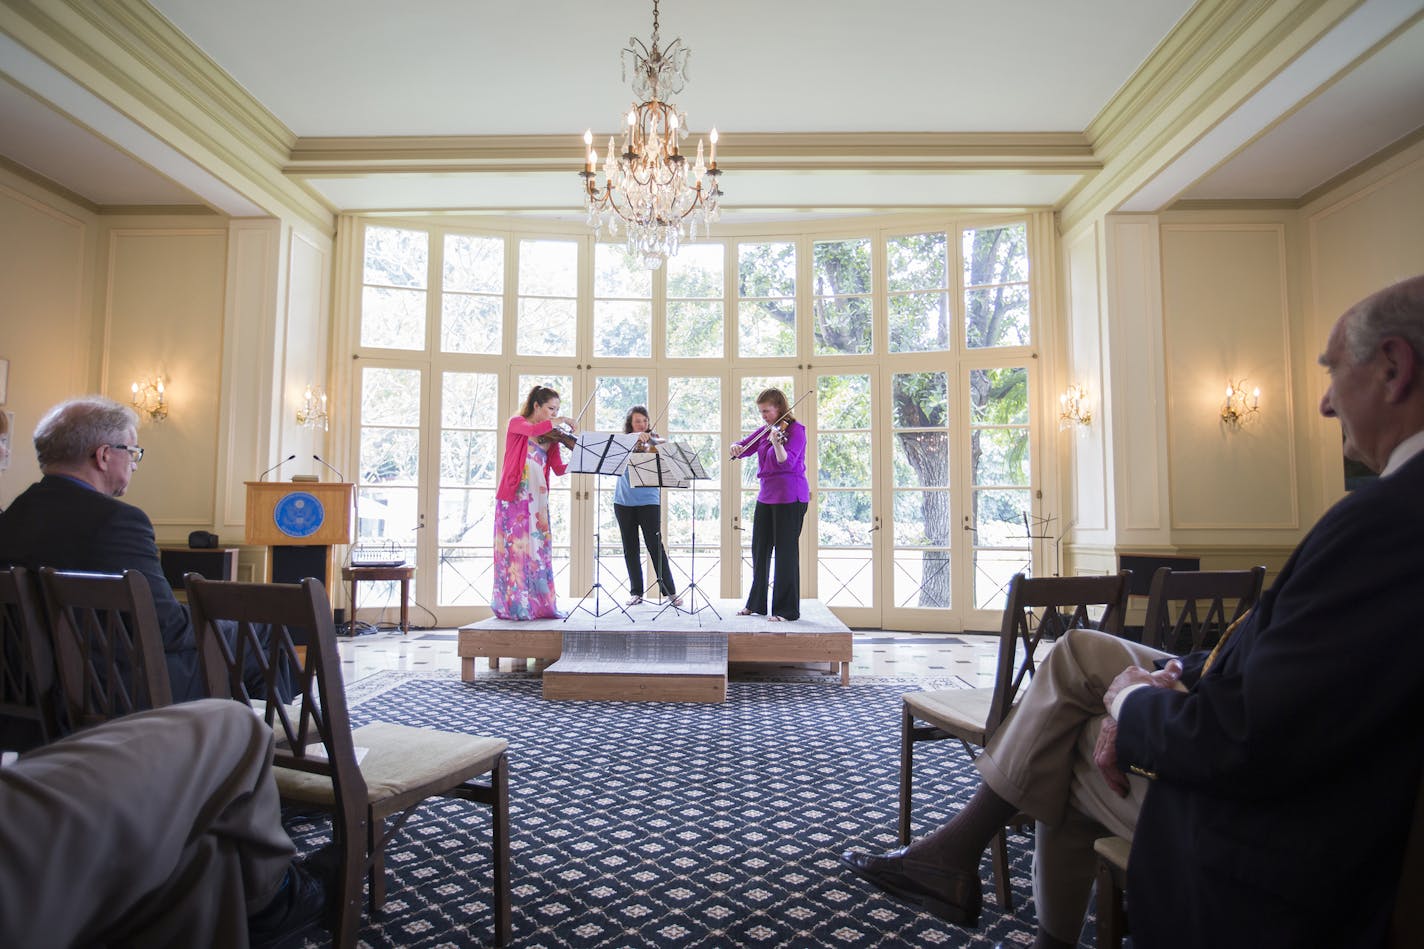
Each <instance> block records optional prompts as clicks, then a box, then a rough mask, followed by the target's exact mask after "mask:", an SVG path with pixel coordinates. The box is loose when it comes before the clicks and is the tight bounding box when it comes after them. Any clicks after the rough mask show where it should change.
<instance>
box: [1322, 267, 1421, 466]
mask: <svg viewBox="0 0 1424 949" xmlns="http://www.w3.org/2000/svg"><path fill="white" fill-rule="evenodd" d="M1320 364H1321V365H1322V366H1324V367H1325V368H1326V369H1328V370H1329V371H1330V387H1329V388H1328V389H1326V390H1325V396H1324V398H1322V399H1321V400H1320V413H1321V414H1322V415H1324V416H1326V417H1327V418H1335V419H1339V420H1340V429H1341V432H1342V434H1343V435H1344V439H1345V455H1346V457H1349V458H1353V459H1355V460H1356V461H1360V462H1363V463H1364V464H1365V465H1366V466H1368V467H1369V468H1370V470H1372V471H1383V470H1384V469H1385V467H1386V466H1387V465H1388V463H1389V460H1390V456H1391V455H1392V454H1393V453H1394V450H1395V448H1397V447H1398V446H1399V444H1400V442H1402V441H1404V440H1405V439H1406V438H1409V437H1410V436H1411V435H1414V434H1415V433H1417V432H1420V431H1424V275H1421V276H1418V277H1411V278H1409V279H1408V280H1401V281H1400V282H1399V283H1396V284H1393V285H1392V286H1389V287H1386V288H1385V289H1383V290H1381V291H1380V292H1378V293H1375V294H1372V295H1371V296H1369V297H1366V298H1365V299H1364V300H1361V301H1360V302H1359V303H1357V304H1355V305H1354V306H1352V307H1350V309H1348V310H1346V311H1345V313H1344V315H1343V316H1341V317H1340V319H1338V320H1336V321H1335V326H1334V328H1333V329H1331V331H1330V340H1329V342H1328V343H1327V344H1326V347H1325V352H1324V353H1323V354H1322V355H1321V357H1320Z"/></svg>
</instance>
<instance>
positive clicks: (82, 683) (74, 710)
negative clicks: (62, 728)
mask: <svg viewBox="0 0 1424 949" xmlns="http://www.w3.org/2000/svg"><path fill="white" fill-rule="evenodd" d="M40 585H41V586H42V587H43V589H44V598H45V606H46V608H47V612H48V613H49V622H50V635H51V637H52V645H53V647H54V657H55V660H56V665H57V666H58V669H59V689H60V694H61V695H62V696H63V697H64V710H65V714H66V716H67V717H68V722H69V726H70V727H71V728H75V729H79V728H87V727H89V726H90V725H98V724H101V723H103V722H107V721H109V720H110V719H114V718H118V717H119V716H121V715H128V714H129V713H131V712H138V711H142V710H144V709H150V708H159V707H161V706H164V705H171V704H172V703H173V690H172V686H171V685H170V684H169V681H168V664H167V663H166V662H165V661H164V656H163V637H162V634H161V633H160V632H159V627H158V613H157V612H156V611H155V610H154V607H153V591H152V590H151V589H149V586H148V581H147V580H146V579H144V576H143V574H142V573H140V572H139V571H137V570H125V571H124V573H123V575H122V576H113V575H110V574H100V573H71V572H68V571H61V570H55V569H54V568H53V567H41V568H40Z"/></svg>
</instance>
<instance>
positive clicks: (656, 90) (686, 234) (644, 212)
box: [582, 0, 722, 270]
mask: <svg viewBox="0 0 1424 949" xmlns="http://www.w3.org/2000/svg"><path fill="white" fill-rule="evenodd" d="M628 43H629V45H628V46H627V47H625V48H624V50H623V64H624V76H625V78H628V79H629V80H630V82H629V84H630V85H631V86H632V88H633V93H634V97H635V98H634V105H633V107H632V108H631V109H629V110H628V112H627V113H625V114H624V121H623V150H622V153H621V154H619V153H616V152H615V150H614V144H615V143H614V138H613V137H610V138H609V140H608V157H607V159H606V160H605V162H604V165H603V181H602V183H601V186H600V182H599V180H598V158H597V155H596V153H595V152H594V151H593V148H592V138H593V130H592V128H590V129H589V130H588V131H587V132H585V133H584V143H585V146H586V149H585V151H586V155H585V165H584V170H583V172H582V175H583V177H584V178H585V186H584V207H585V210H586V211H587V212H588V222H589V226H590V227H592V228H593V229H594V231H595V233H596V234H599V235H602V234H603V232H604V229H605V228H607V231H608V234H609V235H614V234H617V232H618V226H619V222H622V224H623V228H624V230H625V231H626V233H627V245H628V253H629V254H630V255H631V256H633V257H636V258H638V259H640V260H641V262H642V265H643V266H644V267H645V268H646V269H648V270H656V269H658V268H659V267H661V266H662V264H663V261H665V260H667V259H668V258H669V257H672V256H674V255H675V254H676V253H677V251H678V248H679V247H680V246H681V243H682V241H683V240H685V239H689V238H696V237H697V236H698V234H699V232H701V233H705V232H706V231H707V228H708V226H709V225H710V224H711V223H712V222H713V221H715V220H717V218H718V210H719V208H718V202H719V201H720V199H721V197H722V191H721V189H720V188H718V187H717V176H718V175H720V174H721V172H719V171H718V170H717V164H716V155H717V147H716V141H717V135H716V132H715V130H714V131H713V133H712V141H713V146H712V151H711V156H712V162H711V165H710V166H709V165H707V164H706V163H705V162H704V160H703V146H702V142H701V141H699V142H698V143H697V162H696V164H695V165H693V166H691V167H689V165H688V162H687V159H686V158H685V157H684V156H683V155H682V154H681V148H680V145H679V142H678V140H679V139H680V138H683V137H685V136H686V135H687V127H688V125H687V115H686V114H685V113H683V112H681V111H679V110H678V108H677V106H676V105H675V104H674V103H672V102H669V101H667V100H666V99H664V98H663V96H664V95H665V94H670V95H676V94H677V93H679V92H681V91H682V89H683V86H684V85H685V84H686V82H687V60H688V57H689V56H690V51H689V50H688V48H687V47H686V46H685V45H683V42H682V40H681V39H675V40H673V41H672V42H671V43H669V44H667V45H666V46H664V45H663V43H662V39H661V36H660V34H659V23H658V0H653V37H652V41H651V42H650V43H647V44H644V43H643V42H642V41H641V40H639V39H637V38H636V37H634V38H631V39H629V41H628ZM630 65H631V68H629V66H630ZM699 225H700V227H699Z"/></svg>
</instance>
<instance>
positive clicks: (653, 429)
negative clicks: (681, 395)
mask: <svg viewBox="0 0 1424 949" xmlns="http://www.w3.org/2000/svg"><path fill="white" fill-rule="evenodd" d="M670 408H672V396H668V400H667V401H666V402H664V403H663V410H662V411H661V412H659V413H658V417H657V418H655V419H653V420H652V421H651V422H649V423H648V434H650V435H656V434H657V424H658V423H659V422H661V421H662V418H663V416H664V415H666V414H667V411H668V409H670Z"/></svg>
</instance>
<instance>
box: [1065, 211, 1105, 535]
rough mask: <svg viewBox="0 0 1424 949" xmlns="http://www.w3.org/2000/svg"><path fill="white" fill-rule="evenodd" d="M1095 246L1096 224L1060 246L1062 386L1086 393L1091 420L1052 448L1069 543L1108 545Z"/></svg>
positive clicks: (1099, 300)
mask: <svg viewBox="0 0 1424 949" xmlns="http://www.w3.org/2000/svg"><path fill="white" fill-rule="evenodd" d="M1100 246H1101V236H1100V232H1099V228H1098V226H1097V222H1096V221H1094V222H1090V223H1089V225H1088V226H1087V227H1084V228H1081V229H1080V230H1079V231H1078V232H1077V233H1076V234H1073V235H1070V237H1069V238H1068V239H1067V241H1066V242H1065V248H1064V254H1065V258H1066V260H1067V265H1066V266H1065V268H1064V274H1065V278H1064V279H1065V282H1066V286H1065V296H1066V300H1067V305H1066V308H1065V309H1066V314H1065V320H1066V322H1067V324H1068V325H1067V331H1066V333H1065V334H1064V335H1065V337H1066V339H1067V347H1066V351H1065V352H1064V354H1063V361H1064V373H1063V375H1064V384H1065V386H1066V385H1067V384H1069V383H1073V384H1076V385H1080V386H1082V387H1083V388H1084V389H1085V390H1086V392H1087V396H1088V407H1089V410H1090V411H1091V412H1092V414H1093V420H1092V422H1091V423H1090V424H1089V425H1088V426H1087V427H1086V428H1075V429H1074V430H1071V431H1065V432H1062V433H1061V434H1060V435H1059V438H1058V447H1059V450H1060V451H1061V452H1063V453H1064V454H1065V455H1066V456H1067V459H1068V460H1067V462H1066V463H1065V465H1064V469H1065V471H1067V473H1068V474H1067V479H1066V480H1067V484H1066V486H1065V489H1064V494H1063V496H1064V498H1065V499H1067V502H1068V504H1069V505H1070V510H1071V511H1072V515H1071V516H1070V518H1069V523H1070V524H1071V525H1072V536H1073V539H1074V541H1075V542H1076V543H1096V544H1102V543H1109V544H1110V543H1112V521H1111V520H1110V519H1109V515H1110V513H1111V511H1112V508H1111V505H1110V504H1109V503H1108V501H1109V497H1110V491H1111V477H1110V471H1109V468H1108V453H1107V433H1106V429H1107V424H1106V423H1107V422H1108V419H1107V417H1106V416H1105V415H1104V412H1103V406H1104V405H1106V404H1108V403H1107V400H1106V399H1105V398H1104V393H1106V392H1107V391H1108V378H1107V376H1106V374H1105V373H1104V372H1103V348H1104V347H1103V332H1102V323H1101V319H1100V314H1101V313H1102V294H1101V292H1100V288H1099V283H1098V265H1099V262H1100V260H1101V256H1100Z"/></svg>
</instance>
